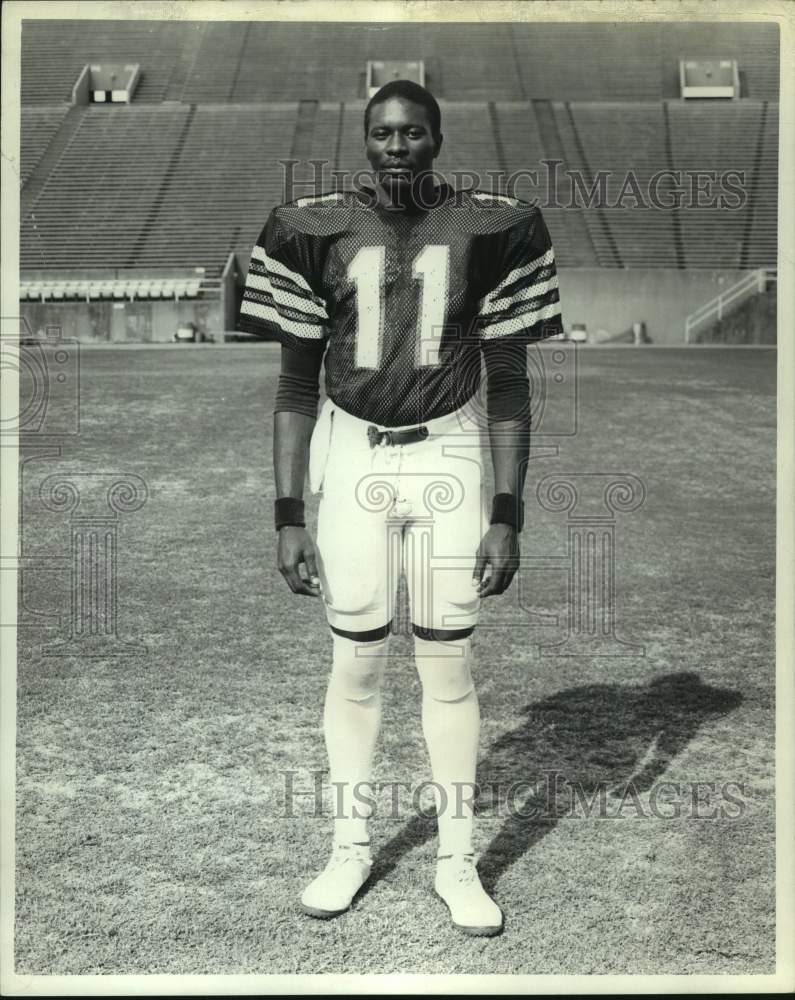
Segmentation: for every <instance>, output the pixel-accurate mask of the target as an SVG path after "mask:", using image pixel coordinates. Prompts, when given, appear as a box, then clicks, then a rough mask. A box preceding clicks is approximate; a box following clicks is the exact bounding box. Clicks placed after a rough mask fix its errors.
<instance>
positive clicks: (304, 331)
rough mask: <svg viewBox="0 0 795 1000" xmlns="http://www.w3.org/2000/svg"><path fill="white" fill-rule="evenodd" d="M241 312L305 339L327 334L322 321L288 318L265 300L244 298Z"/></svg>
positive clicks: (313, 338) (316, 338)
mask: <svg viewBox="0 0 795 1000" xmlns="http://www.w3.org/2000/svg"><path fill="white" fill-rule="evenodd" d="M240 312H241V314H242V315H244V316H251V317H253V318H255V319H260V320H264V321H265V322H267V323H272V324H273V325H274V326H276V327H279V328H280V329H281V330H284V331H285V332H286V333H292V334H294V335H295V336H296V337H300V338H301V339H303V340H322V339H323V337H324V336H325V329H324V327H323V326H322V324H320V323H312V322H306V323H304V322H301V321H300V320H293V319H288V318H287V317H286V316H284V315H282V314H281V313H280V312H278V311H277V310H276V308H275V307H274V306H271V305H267V304H266V303H263V302H252V301H251V300H250V299H244V300H243V304H242V306H241V307H240Z"/></svg>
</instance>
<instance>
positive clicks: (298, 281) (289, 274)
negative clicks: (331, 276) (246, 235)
mask: <svg viewBox="0 0 795 1000" xmlns="http://www.w3.org/2000/svg"><path fill="white" fill-rule="evenodd" d="M251 257H252V260H255V261H258V262H259V263H260V264H263V265H264V267H265V270H266V271H268V272H270V273H271V274H278V275H279V277H280V278H287V280H288V281H291V282H292V283H293V284H294V285H297V286H298V287H299V288H303V290H304V291H306V292H309V294H310V295H311V294H312V289H311V288H310V287H309V282H308V281H307V280H306V278H305V277H304V276H303V275H301V274H299V273H298V271H291V270H290V268H289V267H287V266H286V265H284V264H282V262H281V261H279V260H276V259H275V258H274V257H269V256H268V254H266V253H265V251H264V250H263V249H262V247H261V246H255V247H254V249H253V250H252V252H251Z"/></svg>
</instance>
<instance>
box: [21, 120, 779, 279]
mask: <svg viewBox="0 0 795 1000" xmlns="http://www.w3.org/2000/svg"><path fill="white" fill-rule="evenodd" d="M364 106H365V102H364V101H363V100H356V101H347V102H344V103H340V104H335V103H331V102H324V103H322V104H318V105H317V106H316V108H313V111H314V113H313V114H312V115H311V116H309V117H308V118H307V119H306V121H307V127H308V128H309V129H310V131H309V134H308V135H307V136H306V137H305V142H304V145H305V149H306V150H309V151H310V155H309V156H307V157H306V159H314V160H318V161H324V166H323V167H322V169H321V168H318V172H317V177H316V181H317V183H315V184H313V185H311V188H310V186H309V185H308V184H306V183H303V186H297V187H296V188H295V190H294V191H293V192H292V194H293V196H295V197H298V196H300V195H301V194H306V193H309V192H310V190H329V189H331V188H333V187H335V186H336V184H335V180H334V178H333V176H332V170H339V171H342V172H343V173H344V174H345V175H347V177H348V182H350V178H351V176H352V175H354V174H355V172H356V171H358V170H366V169H367V163H366V160H365V158H364V154H363V149H362V138H363V134H362V115H363V112H364ZM550 108H551V112H550V111H549V109H550ZM26 114H29V115H30V118H29V120H30V121H33V122H36V121H38V120H40V121H41V122H42V123H43V122H48V123H50V126H48V127H49V128H50V132H49V133H47V134H49V135H50V136H51V135H52V134H53V132H54V131H57V129H55V124H57V122H58V121H60V120H61V119H62V118H63V108H53V109H47V108H36V109H26ZM443 114H444V131H445V143H444V146H443V149H442V154H441V155H440V157H439V160H438V161H437V165H438V169H439V170H440V171H441V172H443V173H445V174H446V175H447V176H448V177H450V178H451V179H453V180H454V179H455V178H454V177H453V173H454V171H466V170H473V171H476V172H479V173H480V174H481V176H482V178H483V182H482V184H481V186H486V187H490V186H491V183H492V179H491V177H490V175H489V172H490V171H492V172H493V171H495V170H499V169H502V170H503V171H504V174H503V184H502V186H503V187H504V186H505V185H504V178H505V177H507V176H509V175H510V173H511V172H513V171H517V170H525V171H526V170H536V171H538V179H537V183H532V182H531V180H529V179H527V177H525V178H524V179H522V180H521V181H519V182H518V183H517V187H516V191H515V193H516V194H517V195H518V196H519V197H523V198H526V199H533V198H537V199H538V201H539V203H540V204H541V205H542V207H543V208H544V214H545V218H546V219H547V224H548V226H549V228H550V232H551V233H552V236H553V239H554V241H555V244H556V246H557V252H558V255H559V259H560V261H561V263H562V264H563V265H564V266H568V267H587V266H594V265H596V266H601V267H689V268H693V267H707V268H715V267H760V266H766V267H775V264H776V259H775V248H776V230H775V220H776V212H777V202H776V192H777V188H776V185H777V171H776V162H775V161H776V147H777V126H778V122H777V116H778V105H777V104H771V105H769V106H768V105H767V103H764V102H755V101H735V102H731V103H721V104H719V105H718V106H714V105H713V104H710V105H709V106H708V107H707V106H704V103H703V102H697V103H695V104H693V103H689V102H688V103H684V102H679V101H670V102H639V103H636V104H628V103H610V104H604V103H580V102H576V103H572V104H564V103H561V102H553V103H552V104H551V105H546V102H511V103H508V102H498V103H493V104H492V103H485V102H467V103H449V102H445V103H444V106H443ZM81 115H82V117H81V119H80V121H79V125H78V127H77V129H76V131H75V134H74V136H73V137H72V139H71V141H70V142H69V143H68V144H67V146H66V148H65V150H64V152H63V153H62V155H61V156H60V158H59V159H58V161H57V163H56V164H55V166H54V168H53V171H52V173H51V175H50V176H49V178H48V179H47V182H46V183H45V184H44V186H43V189H42V191H41V193H40V194H39V196H38V198H37V199H36V200H35V201H33V203H32V204H30V205H27V204H26V208H27V211H26V214H25V215H24V217H23V225H22V264H23V267H26V266H30V267H38V268H42V267H63V266H67V262H68V264H69V265H70V266H76V265H79V264H83V265H85V266H95V265H96V264H97V263H98V262H99V261H101V260H104V261H109V263H108V264H107V266H114V267H124V266H133V265H144V264H147V265H152V266H174V265H176V264H177V263H184V264H186V265H190V266H203V267H205V268H206V269H207V272H208V274H210V273H215V274H217V273H220V270H221V268H223V266H224V263H225V261H226V258H227V257H228V255H229V253H230V252H231V251H232V250H241V251H242V250H244V249H245V248H246V247H250V246H251V242H252V238H253V236H256V233H257V232H258V226H259V225H261V220H262V219H263V218H264V217H265V215H267V212H268V210H269V208H270V207H271V206H272V205H273V204H276V203H277V202H279V201H280V200H282V199H283V197H285V196H286V194H289V193H290V192H285V189H284V186H283V177H284V175H283V173H282V170H281V167H280V166H279V164H278V161H280V160H288V159H290V157H291V155H294V145H295V142H294V140H295V133H296V122H297V120H298V119H299V115H298V104H297V103H296V102H273V103H270V104H266V105H254V104H238V105H234V104H200V105H198V106H193V105H182V104H171V103H166V104H162V105H152V104H143V105H138V106H136V105H132V106H130V107H129V108H124V107H113V108H106V107H92V106H88V107H86V108H84V109H83V110H82V112H81ZM544 115H548V120H547V122H546V124H545V126H544V131H545V136H542V132H541V128H540V127H539V125H540V122H541V121H542V119H543V117H544ZM763 121H764V128H762V123H763ZM667 122H668V123H670V143H669V142H668V141H667V137H668V135H669V132H668V129H667V127H666V123H667ZM53 123H55V124H53ZM41 127H42V129H44V127H45V126H44V125H42V126H41ZM37 135H38V129H35V128H34V129H30V130H28V131H27V132H26V148H27V149H28V150H29V152H28V153H26V157H27V158H26V160H25V163H26V164H28V166H26V167H25V170H26V171H27V174H26V178H27V176H29V174H30V170H31V169H32V166H30V165H32V164H34V161H35V159H36V153H35V152H31V150H33V149H34V148H35V149H37V150H40V149H42V148H46V145H43V144H45V143H47V142H48V140H47V139H46V136H44V137H42V138H41V139H40V140H39V139H37V138H36V136H37ZM49 141H51V139H50V140H49ZM556 142H557V143H558V145H557V146H556V147H555V148H550V147H551V146H555V143H556ZM31 157H32V158H31ZM39 157H40V154H39ZM550 158H551V159H561V160H562V161H563V162H562V164H561V165H560V167H559V168H558V169H557V171H556V177H557V182H558V183H557V199H558V200H557V205H558V206H559V207H556V205H555V204H551V203H549V204H547V201H548V197H547V195H548V191H547V178H546V170H545V168H544V166H543V164H542V162H541V161H542V160H549V159H550ZM669 167H671V168H673V169H674V170H677V171H692V170H702V171H704V170H707V171H716V172H717V173H718V174H720V173H721V172H723V171H726V170H729V169H731V170H738V171H745V174H746V188H747V192H748V195H749V198H750V202H749V205H748V206H744V207H742V208H740V209H737V208H733V207H724V208H712V209H706V208H705V209H701V210H698V211H694V210H690V209H687V210H686V211H680V212H678V213H677V212H672V211H659V210H657V209H654V208H644V207H634V200H633V199H632V198H631V197H627V199H625V201H624V204H625V206H627V207H625V208H618V207H609V206H608V207H606V208H598V207H590V208H589V207H584V206H586V205H587V188H589V187H590V186H591V185H592V184H593V179H594V175H595V173H596V171H599V170H606V171H609V172H610V175H611V176H610V181H609V184H608V187H607V193H608V200H609V202H610V203H614V202H615V200H616V199H617V198H618V196H619V194H620V192H621V184H622V181H623V179H624V178H625V177H626V175H627V173H628V172H629V171H632V172H633V173H634V175H635V176H636V177H637V180H638V184H639V189H640V191H641V194H642V195H643V196H644V197H648V183H649V180H650V178H651V177H652V175H653V174H654V173H656V172H657V171H660V170H664V169H667V168H669ZM568 170H571V171H580V172H582V174H583V177H584V184H585V188H586V190H585V191H581V193H580V196H579V199H578V200H577V201H575V202H573V201H572V197H573V195H572V185H571V183H570V181H569V178H568V174H567V171H568ZM311 177H312V172H311V170H309V168H308V167H307V165H306V163H305V162H302V163H300V164H299V166H298V167H297V168H296V171H295V175H294V179H295V180H296V181H297V182H306V181H307V180H308V179H311ZM464 183H466V184H467V185H468V184H469V183H471V182H468V181H466V180H465V181H464ZM660 194H661V196H665V194H666V188H665V187H664V186H661V187H660ZM572 204H574V207H571V206H572ZM578 205H579V206H582V207H577V206H578ZM677 243H679V245H677Z"/></svg>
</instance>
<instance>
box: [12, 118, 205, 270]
mask: <svg viewBox="0 0 795 1000" xmlns="http://www.w3.org/2000/svg"><path fill="white" fill-rule="evenodd" d="M188 110H189V109H188V108H187V107H185V106H181V105H179V106H157V105H142V106H140V107H130V108H127V107H119V108H113V107H101V106H96V107H92V106H89V107H87V108H86V109H85V112H84V114H83V118H82V120H81V122H80V125H79V127H78V128H77V130H76V132H75V134H74V136H73V137H72V141H71V142H70V143H69V145H68V146H67V147H66V149H65V150H64V151H63V153H62V154H61V157H60V159H59V160H58V163H57V165H56V167H55V169H54V171H53V173H52V174H51V176H50V178H49V179H48V182H47V183H46V185H45V186H44V189H43V190H42V192H41V194H40V196H39V198H38V199H37V200H36V202H35V203H34V204H33V206H32V207H31V208H30V210H29V212H28V213H27V214H26V215H25V216H24V217H23V219H22V233H21V248H20V260H21V265H22V267H23V269H24V268H26V267H28V268H69V269H74V268H75V267H85V268H90V267H107V268H123V267H128V266H130V265H131V264H132V263H133V260H132V259H131V254H132V251H133V249H134V247H135V245H136V243H137V241H138V240H139V239H140V236H141V234H142V232H143V229H144V226H145V224H146V220H147V215H148V212H149V211H150V210H151V208H152V206H153V205H154V203H155V200H156V198H157V195H158V192H159V191H160V188H161V186H162V183H163V179H164V178H165V176H166V172H167V170H168V167H169V163H170V161H171V157H172V154H173V152H174V149H175V146H176V144H177V141H178V139H179V136H180V133H181V130H182V127H183V125H184V123H185V119H186V117H187V115H188Z"/></svg>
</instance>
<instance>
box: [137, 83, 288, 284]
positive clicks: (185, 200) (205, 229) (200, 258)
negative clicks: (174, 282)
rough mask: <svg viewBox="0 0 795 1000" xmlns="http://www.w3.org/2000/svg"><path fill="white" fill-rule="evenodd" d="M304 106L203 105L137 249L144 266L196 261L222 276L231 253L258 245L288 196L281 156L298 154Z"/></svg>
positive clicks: (199, 108)
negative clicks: (297, 138)
mask: <svg viewBox="0 0 795 1000" xmlns="http://www.w3.org/2000/svg"><path fill="white" fill-rule="evenodd" d="M297 107H298V106H297V104H296V103H295V102H293V103H290V104H271V105H269V106H268V107H265V108H260V107H257V106H256V105H244V106H241V105H230V104H218V105H202V106H199V107H197V108H196V110H195V114H194V115H193V117H192V120H191V122H190V127H189V129H188V131H187V135H186V139H185V142H184V144H183V145H182V146H181V148H180V149H179V150H178V158H177V160H176V162H175V164H174V168H173V170H172V171H171V172H170V174H169V176H168V177H167V179H166V181H165V184H164V186H163V189H162V191H161V192H160V194H159V196H158V204H157V211H156V213H153V215H152V218H151V220H150V224H149V225H148V226H147V228H146V230H145V231H144V232H143V233H141V236H140V240H139V243H138V246H137V249H136V250H135V262H136V264H137V265H139V266H144V265H152V266H157V267H160V266H176V265H179V264H181V263H183V262H186V261H189V262H190V263H191V264H192V265H195V266H202V267H204V268H205V271H206V273H207V276H208V277H212V276H217V275H219V274H220V271H221V268H222V267H223V265H224V264H225V262H226V259H227V257H228V256H229V254H230V253H231V252H232V251H233V250H235V249H239V248H241V247H249V248H250V247H251V246H252V245H253V243H254V240H255V239H256V238H257V236H258V235H259V232H260V229H261V228H262V226H263V224H264V222H265V219H266V218H267V215H268V212H269V211H270V209H271V207H272V206H273V205H274V204H276V203H277V202H279V201H281V200H282V190H283V177H282V171H281V168H280V166H279V163H278V161H279V160H284V159H287V158H288V157H289V155H290V148H291V144H292V138H293V131H294V129H295V121H296V112H297Z"/></svg>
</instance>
